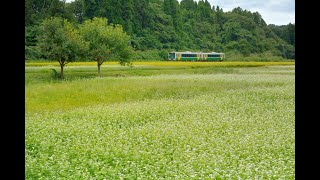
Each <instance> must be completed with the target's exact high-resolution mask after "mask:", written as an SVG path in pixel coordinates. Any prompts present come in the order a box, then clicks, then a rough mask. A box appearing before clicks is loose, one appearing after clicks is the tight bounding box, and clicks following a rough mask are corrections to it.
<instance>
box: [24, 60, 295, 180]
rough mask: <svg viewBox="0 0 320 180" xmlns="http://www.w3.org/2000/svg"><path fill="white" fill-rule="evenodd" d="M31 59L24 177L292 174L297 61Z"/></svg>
mask: <svg viewBox="0 0 320 180" xmlns="http://www.w3.org/2000/svg"><path fill="white" fill-rule="evenodd" d="M55 70H56V71H58V70H59V64H58V63H57V62H56V63H54V62H53V63H51V62H50V63H46V62H45V63H43V62H28V63H26V67H25V93H26V94H25V105H26V107H25V109H26V118H25V144H26V146H25V160H26V163H25V172H26V179H295V169H294V166H295V138H294V137H295V117H294V116H295V111H294V109H295V101H294V97H295V91H294V90H295V66H294V62H211V63H206V62H183V63H182V62H134V63H133V66H131V67H130V66H120V65H119V64H118V63H117V62H105V63H104V64H103V65H102V66H101V75H102V77H97V66H96V62H74V63H70V64H68V65H66V66H65V78H64V79H59V78H56V77H55V76H54V71H55Z"/></svg>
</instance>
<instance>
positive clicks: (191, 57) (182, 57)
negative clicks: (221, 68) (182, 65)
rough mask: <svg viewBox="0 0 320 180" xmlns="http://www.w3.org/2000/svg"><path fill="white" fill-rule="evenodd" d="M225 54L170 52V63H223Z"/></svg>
mask: <svg viewBox="0 0 320 180" xmlns="http://www.w3.org/2000/svg"><path fill="white" fill-rule="evenodd" d="M224 58H225V54H224V53H217V52H207V53H205V52H191V51H186V52H169V53H168V60H169V61H223V60H224Z"/></svg>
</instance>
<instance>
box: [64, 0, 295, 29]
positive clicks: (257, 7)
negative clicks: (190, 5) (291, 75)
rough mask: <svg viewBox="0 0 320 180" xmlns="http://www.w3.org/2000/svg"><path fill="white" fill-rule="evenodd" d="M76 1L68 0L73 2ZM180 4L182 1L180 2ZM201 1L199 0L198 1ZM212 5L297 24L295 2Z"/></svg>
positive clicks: (214, 0)
mask: <svg viewBox="0 0 320 180" xmlns="http://www.w3.org/2000/svg"><path fill="white" fill-rule="evenodd" d="M71 1H74V0H66V2H71ZM178 1H179V2H180V0H178ZM196 1H199V0H196ZM208 1H209V3H210V5H211V6H212V5H214V6H219V7H220V8H222V9H223V12H227V11H231V10H232V9H233V8H236V7H238V6H239V7H241V8H242V9H244V10H245V9H246V10H249V11H251V12H259V14H261V16H262V18H263V20H264V21H265V22H266V23H267V24H275V25H286V24H289V23H295V0H208Z"/></svg>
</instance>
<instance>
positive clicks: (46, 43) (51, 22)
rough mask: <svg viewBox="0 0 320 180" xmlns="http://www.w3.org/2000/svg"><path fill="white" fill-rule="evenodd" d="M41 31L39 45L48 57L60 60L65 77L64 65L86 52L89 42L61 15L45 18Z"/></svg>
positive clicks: (61, 74)
mask: <svg viewBox="0 0 320 180" xmlns="http://www.w3.org/2000/svg"><path fill="white" fill-rule="evenodd" d="M40 31H41V33H40V36H39V37H38V44H37V45H38V47H39V48H40V50H41V53H42V54H43V55H44V57H45V58H46V59H48V60H52V61H58V62H59V64H60V68H61V72H60V76H61V78H63V77H64V74H63V68H64V66H65V65H66V64H68V63H69V62H72V61H75V60H76V58H77V57H78V56H80V55H81V53H82V52H85V51H86V49H87V44H86V43H85V42H84V41H83V39H82V38H81V36H80V34H79V32H78V30H77V29H76V28H74V27H73V26H72V24H71V23H70V22H69V21H68V20H66V19H63V18H60V17H51V18H48V19H46V20H44V21H43V23H42V24H41V26H40Z"/></svg>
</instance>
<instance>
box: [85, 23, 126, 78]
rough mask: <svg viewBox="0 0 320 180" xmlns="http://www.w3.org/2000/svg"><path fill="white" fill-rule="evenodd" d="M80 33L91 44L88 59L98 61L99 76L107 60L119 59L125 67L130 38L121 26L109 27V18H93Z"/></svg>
mask: <svg viewBox="0 0 320 180" xmlns="http://www.w3.org/2000/svg"><path fill="white" fill-rule="evenodd" d="M80 33H81V35H82V37H83V39H84V40H85V41H87V42H88V44H89V51H88V53H87V57H88V58H89V59H90V60H93V61H97V66H98V76H99V77H100V76H101V73H100V67H101V65H102V64H103V62H104V61H105V60H106V59H111V58H117V59H118V60H119V62H120V63H121V64H122V65H123V64H124V63H125V62H126V61H127V60H128V57H129V55H130V46H129V41H130V37H129V36H128V35H127V34H126V33H125V32H124V31H123V29H122V26H120V25H108V19H107V18H97V17H95V18H93V19H92V20H86V21H84V23H83V25H82V26H81V27H80Z"/></svg>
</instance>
